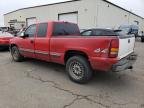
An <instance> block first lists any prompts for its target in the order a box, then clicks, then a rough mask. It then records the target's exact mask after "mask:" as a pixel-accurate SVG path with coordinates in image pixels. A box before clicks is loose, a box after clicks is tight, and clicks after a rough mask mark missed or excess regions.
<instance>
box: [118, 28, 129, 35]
mask: <svg viewBox="0 0 144 108" xmlns="http://www.w3.org/2000/svg"><path fill="white" fill-rule="evenodd" d="M119 30H120V31H117V32H119V33H120V34H128V33H129V31H130V28H129V27H120V28H119Z"/></svg>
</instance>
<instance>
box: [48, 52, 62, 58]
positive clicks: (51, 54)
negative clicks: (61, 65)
mask: <svg viewBox="0 0 144 108" xmlns="http://www.w3.org/2000/svg"><path fill="white" fill-rule="evenodd" d="M50 56H52V57H53V58H59V57H61V53H55V52H51V53H50Z"/></svg>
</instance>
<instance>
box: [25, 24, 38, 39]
mask: <svg viewBox="0 0 144 108" xmlns="http://www.w3.org/2000/svg"><path fill="white" fill-rule="evenodd" d="M35 32H36V24H33V25H31V26H29V27H28V28H27V30H26V31H25V35H28V36H29V37H34V35H35Z"/></svg>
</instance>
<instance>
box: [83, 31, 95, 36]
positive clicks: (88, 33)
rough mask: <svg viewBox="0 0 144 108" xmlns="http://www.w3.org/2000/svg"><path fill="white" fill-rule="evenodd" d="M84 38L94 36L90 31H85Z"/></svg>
mask: <svg viewBox="0 0 144 108" xmlns="http://www.w3.org/2000/svg"><path fill="white" fill-rule="evenodd" d="M81 35H82V36H91V35H92V31H91V30H88V31H84V32H82V33H81Z"/></svg>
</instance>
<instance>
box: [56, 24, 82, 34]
mask: <svg viewBox="0 0 144 108" xmlns="http://www.w3.org/2000/svg"><path fill="white" fill-rule="evenodd" d="M69 35H70V36H72V35H73V36H77V35H80V31H79V28H78V26H77V24H73V23H67V22H64V23H54V28H53V36H69Z"/></svg>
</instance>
